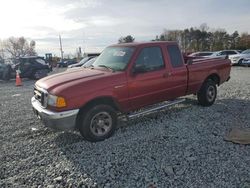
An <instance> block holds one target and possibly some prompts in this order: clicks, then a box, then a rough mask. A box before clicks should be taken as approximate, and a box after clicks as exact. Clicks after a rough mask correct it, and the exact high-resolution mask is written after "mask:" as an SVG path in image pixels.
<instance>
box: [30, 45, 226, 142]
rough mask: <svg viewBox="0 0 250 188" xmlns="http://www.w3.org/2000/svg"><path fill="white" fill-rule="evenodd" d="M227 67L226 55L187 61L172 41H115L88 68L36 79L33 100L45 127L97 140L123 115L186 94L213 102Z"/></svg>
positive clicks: (109, 132)
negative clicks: (73, 132)
mask: <svg viewBox="0 0 250 188" xmlns="http://www.w3.org/2000/svg"><path fill="white" fill-rule="evenodd" d="M230 70H231V65H230V60H228V59H222V58H212V59H204V58H203V59H193V60H192V59H191V60H190V59H187V63H185V62H184V58H183V56H182V53H181V51H180V49H179V47H178V45H177V43H176V42H147V43H125V44H116V45H112V46H109V47H107V48H106V49H105V50H104V51H103V52H102V53H101V55H100V56H99V57H98V58H97V60H96V61H95V62H94V63H93V64H92V66H90V67H89V68H79V69H72V70H69V71H65V72H62V73H59V74H54V75H51V76H48V77H45V78H43V79H40V80H38V81H37V82H36V83H35V86H34V96H33V97H32V99H31V103H32V106H33V109H34V112H35V114H36V115H37V116H38V117H39V118H40V119H41V120H42V121H43V123H44V124H45V126H48V127H51V128H54V129H59V130H70V129H75V130H79V131H80V133H81V135H82V136H83V137H84V138H85V139H86V140H89V141H101V140H104V139H106V138H108V137H110V136H111V135H112V134H113V133H114V131H115V129H116V125H117V117H118V115H121V114H123V115H126V116H127V117H135V116H137V115H142V114H143V113H144V112H145V113H148V112H151V111H154V110H158V109H161V108H162V107H165V106H168V105H169V104H176V103H178V102H181V101H182V100H178V98H179V97H182V96H185V95H190V94H195V95H197V98H198V102H199V104H200V105H202V106H210V105H212V104H213V103H214V102H215V99H216V94H217V86H219V85H221V84H222V83H224V82H225V81H228V80H229V78H230ZM163 101H170V102H169V103H165V102H163ZM160 103H164V104H163V105H160V106H159V105H156V104H160ZM154 105H156V106H157V107H151V106H154ZM141 109H146V110H141Z"/></svg>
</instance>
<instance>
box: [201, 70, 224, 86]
mask: <svg viewBox="0 0 250 188" xmlns="http://www.w3.org/2000/svg"><path fill="white" fill-rule="evenodd" d="M207 80H213V81H214V82H215V83H216V85H218V86H219V85H220V76H219V75H218V74H217V73H212V74H210V75H209V76H208V77H207V78H206V79H205V81H204V82H206V81H207ZM204 82H203V83H204Z"/></svg>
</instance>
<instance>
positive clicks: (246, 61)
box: [241, 58, 250, 67]
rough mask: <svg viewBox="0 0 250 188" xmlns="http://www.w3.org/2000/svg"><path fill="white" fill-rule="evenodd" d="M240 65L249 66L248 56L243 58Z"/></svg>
mask: <svg viewBox="0 0 250 188" xmlns="http://www.w3.org/2000/svg"><path fill="white" fill-rule="evenodd" d="M241 65H243V66H247V67H250V58H245V59H243V60H242V63H241Z"/></svg>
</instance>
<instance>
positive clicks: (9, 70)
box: [0, 56, 51, 80]
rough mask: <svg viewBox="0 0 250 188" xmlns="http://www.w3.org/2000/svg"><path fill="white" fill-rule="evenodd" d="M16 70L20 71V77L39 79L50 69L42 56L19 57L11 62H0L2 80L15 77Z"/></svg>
mask: <svg viewBox="0 0 250 188" xmlns="http://www.w3.org/2000/svg"><path fill="white" fill-rule="evenodd" d="M17 70H19V71H20V77H21V78H30V79H40V78H43V77H45V76H47V75H48V72H50V70H51V69H50V66H49V64H48V63H47V62H46V61H45V60H44V58H43V57H39V56H27V57H20V58H18V59H15V60H14V61H13V62H12V63H11V64H3V63H1V65H0V78H2V79H4V80H9V79H11V78H15V76H16V71H17Z"/></svg>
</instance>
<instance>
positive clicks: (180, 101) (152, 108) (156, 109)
mask: <svg viewBox="0 0 250 188" xmlns="http://www.w3.org/2000/svg"><path fill="white" fill-rule="evenodd" d="M184 101H185V99H176V100H174V101H171V102H167V103H165V104H162V105H159V106H153V107H151V108H146V109H145V110H142V111H140V112H135V113H132V114H128V115H127V118H128V119H133V118H136V117H139V116H143V115H147V114H151V113H153V112H156V111H158V110H162V109H164V108H166V107H169V106H173V105H176V104H179V103H182V102H184Z"/></svg>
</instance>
